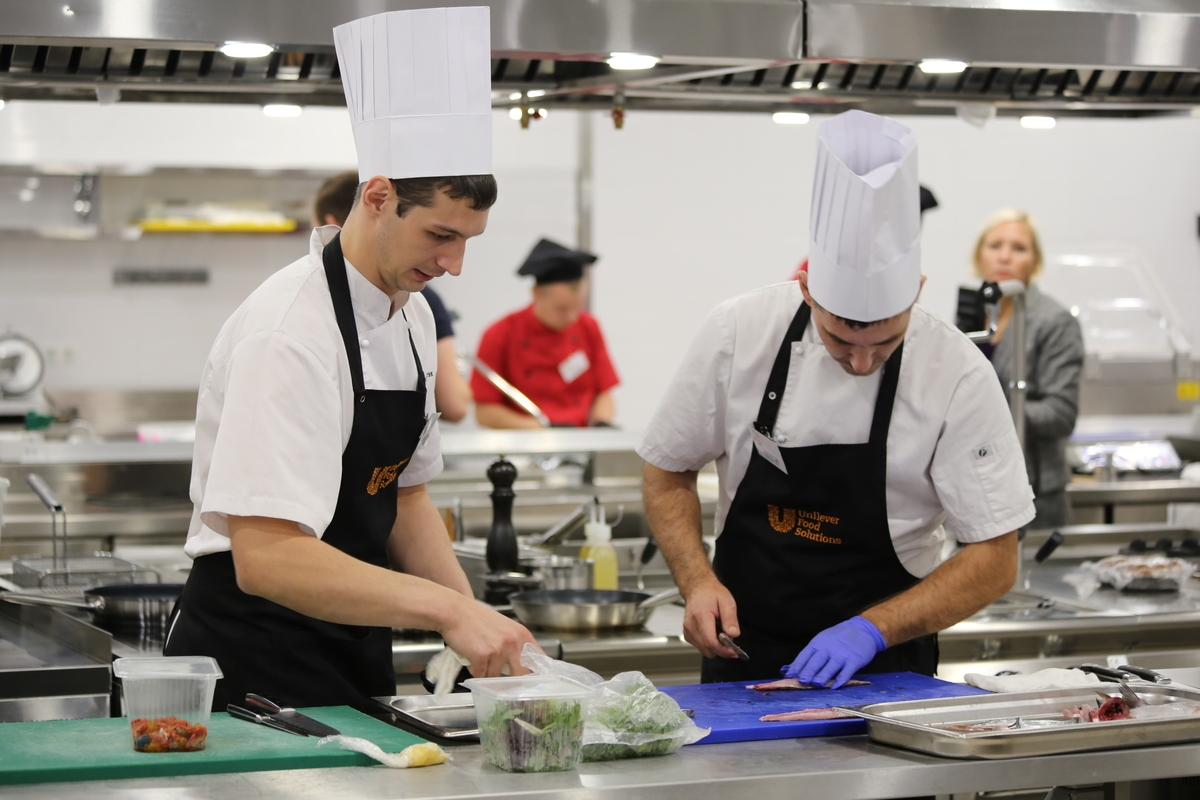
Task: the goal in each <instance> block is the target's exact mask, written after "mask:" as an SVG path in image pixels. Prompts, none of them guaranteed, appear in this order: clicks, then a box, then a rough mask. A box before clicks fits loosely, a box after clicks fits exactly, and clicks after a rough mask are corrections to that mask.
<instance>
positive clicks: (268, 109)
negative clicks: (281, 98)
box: [263, 103, 304, 117]
mask: <svg viewBox="0 0 1200 800" xmlns="http://www.w3.org/2000/svg"><path fill="white" fill-rule="evenodd" d="M303 110H304V109H303V108H301V107H300V106H294V105H290V104H288V103H271V104H269V105H265V106H263V113H264V114H266V115H267V116H268V117H298V116H300V112H301V111H303Z"/></svg>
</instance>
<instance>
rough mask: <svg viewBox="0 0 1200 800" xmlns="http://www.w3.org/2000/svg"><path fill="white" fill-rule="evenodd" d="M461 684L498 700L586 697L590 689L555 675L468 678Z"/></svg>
mask: <svg viewBox="0 0 1200 800" xmlns="http://www.w3.org/2000/svg"><path fill="white" fill-rule="evenodd" d="M463 685H464V686H466V687H467V688H469V689H470V690H471V691H472V692H482V693H483V694H486V695H491V696H492V697H494V698H496V699H498V700H505V701H513V700H518V701H520V700H545V699H550V698H560V697H566V698H571V697H579V698H583V697H587V696H588V695H590V694H591V693H592V690H591V689H589V688H588V687H586V686H584V685H583V684H582V683H578V682H577V681H573V680H571V679H569V678H560V677H559V676H557V675H518V676H516V677H512V678H470V679H468V680H465V681H463Z"/></svg>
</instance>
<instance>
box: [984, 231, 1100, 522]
mask: <svg viewBox="0 0 1200 800" xmlns="http://www.w3.org/2000/svg"><path fill="white" fill-rule="evenodd" d="M973 260H974V265H975V272H976V273H977V274H978V276H979V277H980V278H982V279H983V280H985V281H994V282H997V283H998V282H1000V281H1006V280H1013V279H1016V280H1020V281H1022V282H1023V283H1024V284H1025V285H1026V287H1028V288H1027V289H1026V290H1025V310H1026V313H1025V370H1026V375H1025V382H1026V395H1025V464H1026V467H1027V469H1028V471H1029V481H1030V483H1031V484H1032V485H1033V492H1034V505H1035V507H1036V509H1037V517H1036V518H1035V519H1034V520H1033V522H1031V523H1030V524H1029V527H1031V528H1052V527H1056V526H1059V525H1065V524H1067V523H1068V522H1069V521H1070V516H1071V507H1070V503H1069V502H1068V500H1067V492H1066V487H1067V483H1068V481H1070V479H1071V473H1070V470H1069V469H1068V467H1067V461H1066V454H1065V449H1066V443H1067V438H1068V437H1069V436H1070V435H1071V432H1072V431H1073V430H1074V429H1075V418H1076V416H1077V415H1078V412H1079V376H1080V373H1081V372H1082V371H1083V334H1082V332H1081V331H1080V329H1079V322H1078V321H1077V320H1076V319H1075V317H1073V316H1072V315H1071V312H1069V311H1068V310H1067V309H1065V308H1063V307H1062V306H1061V305H1059V304H1058V303H1057V302H1056V301H1054V300H1053V299H1051V298H1050V297H1049V296H1047V295H1045V294H1043V293H1042V292H1041V291H1039V290H1038V288H1037V286H1035V285H1033V284H1032V280H1033V278H1034V277H1035V276H1036V275H1037V274H1038V272H1040V271H1041V269H1042V246H1041V242H1040V241H1039V239H1038V234H1037V228H1036V227H1034V224H1033V220H1032V219H1030V217H1029V215H1028V214H1027V213H1025V212H1024V211H1020V210H1018V209H1015V208H1006V209H1002V210H1000V211H997V212H996V213H995V214H993V215H992V216H991V217H989V218H988V220H987V222H985V223H984V226H983V230H982V231H980V233H979V238H978V240H976V242H975V253H974V258H973ZM1012 315H1013V308H1012V301H1011V300H1010V299H1008V298H1005V299H1003V300H1001V301H1000V318H999V323H998V328H997V330H996V333H995V335H994V336H993V337H992V338H991V339H990V340H989V341H987V342H983V343H981V344H980V349H982V350H983V352H984V354H985V355H986V356H987V357H988V358H989V359H990V360H991V362H992V366H993V367H994V368H995V369H996V375H997V376H998V377H999V379H1000V384H1001V386H1003V387H1004V393H1005V395H1008V393H1009V381H1010V379H1011V377H1012V363H1013V351H1012V340H1013V337H1012V336H1011V335H1006V333H1007V329H1008V326H1009V324H1010V323H1011V321H1012Z"/></svg>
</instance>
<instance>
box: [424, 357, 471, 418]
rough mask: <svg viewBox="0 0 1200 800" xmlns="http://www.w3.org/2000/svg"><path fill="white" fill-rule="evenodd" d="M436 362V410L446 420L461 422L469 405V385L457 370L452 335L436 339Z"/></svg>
mask: <svg viewBox="0 0 1200 800" xmlns="http://www.w3.org/2000/svg"><path fill="white" fill-rule="evenodd" d="M437 363H438V369H437V378H436V380H435V381H434V388H433V395H434V400H435V402H436V404H437V410H438V411H439V412H441V414H442V419H444V420H446V421H447V422H461V421H462V420H463V419H465V418H466V416H467V411H468V410H470V407H471V387H470V386H468V385H467V381H466V379H465V378H463V376H462V373H461V372H459V371H458V356H457V353H456V350H455V345H454V337H453V336H444V337H442V338H441V339H438V343H437Z"/></svg>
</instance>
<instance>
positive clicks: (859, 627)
mask: <svg viewBox="0 0 1200 800" xmlns="http://www.w3.org/2000/svg"><path fill="white" fill-rule="evenodd" d="M916 170H917V144H916V136H915V135H914V134H913V132H912V131H911V130H910V129H908V128H906V127H905V126H903V125H901V124H900V123H898V122H896V121H895V120H891V119H888V118H886V117H880V116H877V115H874V114H867V113H865V112H862V111H847V112H845V113H842V114H839V115H837V116H835V117H833V118H832V119H830V120H828V121H826V122H825V123H823V124H822V125H821V130H820V131H819V133H818V149H817V167H816V175H815V176H814V179H813V202H812V211H811V218H810V222H809V252H810V253H811V263H810V264H809V268H808V270H807V271H806V272H802V273H801V274H800V276H799V279H798V280H794V281H787V282H785V283H780V284H776V285H774V286H767V287H765V288H762V289H759V290H757V291H754V292H750V293H748V294H744V295H742V296H740V297H735V298H733V299H731V300H728V301H726V302H724V303H722V304H721V305H720V306H718V307H717V308H716V309H715V310H714V311H713V312H712V314H711V315H710V316H709V318H708V320H707V321H706V322H705V324H704V325H703V327H702V328H701V330H700V332H699V334H698V335H697V337H696V339H695V341H694V342H693V343H692V346H691V348H690V350H689V351H688V353H687V355H686V356H685V358H684V362H683V363H682V364H681V365H680V367H679V370H678V372H677V373H676V375H675V378H674V379H673V380H672V382H671V384H670V387H669V389H668V391H667V394H666V396H665V397H664V398H663V400H662V401H661V403H660V405H659V408H658V410H657V411H656V412H655V414H654V416H653V417H652V418H651V421H650V424H649V425H648V426H647V427H646V431H645V433H644V435H643V437H642V440H641V442H640V443H639V445H638V447H637V452H638V454H639V455H640V456H641V457H642V458H643V459H644V460H645V462H646V468H645V474H644V479H643V495H644V498H645V505H646V519H647V521H648V522H649V524H650V528H651V530H652V531H653V534H654V539H655V541H656V542H657V543H658V546H659V548H660V549H661V550H662V553H663V556H664V557H665V558H666V560H667V563H668V564H669V565H670V567H671V574H672V575H673V576H674V578H675V582H676V583H677V584H678V586H679V589H680V591H681V592H682V594H683V597H684V599H685V601H686V612H685V617H684V636H685V638H686V639H687V641H689V642H691V643H692V644H693V645H695V646H696V648H697V649H698V650H700V652H701V653H702V654H703V655H704V661H703V663H702V666H701V680H703V681H706V682H711V681H735V680H737V681H740V680H761V679H765V678H771V677H778V676H779V674H780V673H781V672H782V673H783V674H784V675H785V677H789V678H794V679H795V680H796V681H797V682H799V683H801V684H805V685H809V686H826V685H829V686H832V687H834V688H837V687H839V686H842V685H844V684H845V683H846V682H847V681H848V680H850V678H851V677H852V676H853V675H854V674H855V673H857V672H859V671H863V672H905V671H911V672H919V673H922V674H925V675H933V674H934V671H935V670H936V668H937V664H938V644H937V631H940V630H942V629H944V628H946V627H948V626H950V625H953V624H954V623H956V622H959V621H960V620H963V619H966V618H967V617H969V616H971V615H972V614H974V613H975V612H977V611H978V610H979V609H981V608H983V607H984V606H986V605H987V604H988V603H991V602H992V601H994V600H995V599H996V598H998V597H1000V596H1001V595H1003V594H1004V593H1005V592H1007V591H1008V590H1009V589H1010V588H1011V587H1012V584H1013V580H1014V579H1015V577H1016V572H1017V533H1016V531H1017V529H1018V528H1020V527H1021V526H1022V525H1024V524H1026V523H1027V522H1029V520H1030V519H1032V518H1033V514H1034V509H1033V495H1032V492H1031V491H1030V489H1029V479H1028V478H1027V477H1026V474H1025V462H1024V459H1023V458H1022V457H1021V450H1020V446H1019V445H1018V444H1017V436H1016V431H1015V429H1014V427H1013V422H1012V418H1011V416H1010V415H1009V413H1008V407H1007V405H1006V404H1005V402H1004V394H1003V392H1001V391H1000V387H999V385H997V382H996V378H995V374H994V373H993V371H992V368H991V366H990V365H989V364H988V363H987V359H985V358H984V357H983V356H982V355H981V354H980V353H979V350H978V348H976V347H975V346H974V345H972V344H971V342H970V341H969V340H968V339H967V338H966V337H964V336H963V335H962V334H961V333H960V332H959V331H957V330H955V329H954V328H953V327H952V326H950V325H948V324H946V323H944V322H942V321H941V320H939V319H938V318H936V317H934V316H933V315H932V314H930V313H929V312H928V311H926V310H924V309H922V308H921V307H920V306H918V305H917V304H916V300H917V297H918V295H919V294H920V291H921V286H922V284H923V282H924V277H923V276H922V275H921V249H920V211H919V208H918V202H919V197H920V195H919V191H918V184H917V176H916ZM714 461H715V462H716V468H717V477H718V485H719V492H718V500H717V510H716V517H715V520H714V529H715V531H716V533H717V536H718V538H717V545H716V549H715V554H714V556H713V559H712V562H711V564H710V562H709V559H708V557H707V554H706V552H705V548H704V545H703V540H702V538H701V525H700V522H701V515H700V499H699V495H698V494H697V488H696V486H697V472H698V471H699V470H700V469H701V468H703V467H704V466H705V465H706V464H708V463H709V462H714ZM947 528H948V529H949V530H950V531H951V532H952V533H953V534H954V535H955V536H956V538H957V540H958V541H959V542H961V543H963V547H962V548H961V549H960V550H959V551H958V552H956V553H955V554H954V555H952V556H951V557H950V558H948V559H946V560H944V561H943V560H942V549H943V545H944V543H945V541H946V529H947ZM721 633H723V634H725V636H727V637H730V638H732V639H734V640H736V644H738V645H739V646H740V647H741V648H742V649H743V650H744V651H745V652H746V653H748V654H749V656H750V660H749V661H741V660H738V659H737V658H736V655H737V654H736V651H734V650H733V649H732V648H731V647H729V646H728V644H727V642H722V641H721V640H720V639H719V638H718V634H721Z"/></svg>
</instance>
